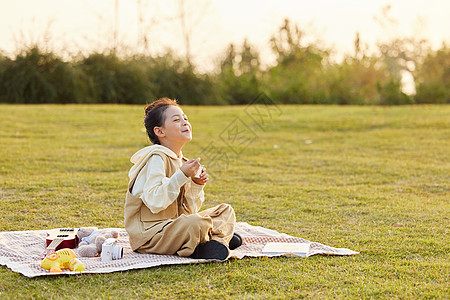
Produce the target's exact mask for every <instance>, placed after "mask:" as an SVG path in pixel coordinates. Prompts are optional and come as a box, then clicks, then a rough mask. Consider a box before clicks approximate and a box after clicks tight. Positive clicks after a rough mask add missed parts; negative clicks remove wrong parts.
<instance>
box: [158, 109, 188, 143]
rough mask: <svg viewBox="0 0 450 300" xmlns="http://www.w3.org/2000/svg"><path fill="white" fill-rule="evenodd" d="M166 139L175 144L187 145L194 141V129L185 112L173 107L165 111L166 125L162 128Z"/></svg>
mask: <svg viewBox="0 0 450 300" xmlns="http://www.w3.org/2000/svg"><path fill="white" fill-rule="evenodd" d="M161 129H162V130H163V132H164V135H165V138H166V139H167V140H170V141H171V142H175V143H182V144H184V143H187V142H189V141H190V140H192V127H191V124H190V123H189V121H188V118H187V116H186V115H185V114H184V112H183V110H182V109H181V108H180V107H178V106H175V105H171V106H170V107H168V108H167V109H166V110H165V111H164V125H163V126H161Z"/></svg>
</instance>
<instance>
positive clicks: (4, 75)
mask: <svg viewBox="0 0 450 300" xmlns="http://www.w3.org/2000/svg"><path fill="white" fill-rule="evenodd" d="M305 36H306V33H305V32H304V31H303V30H301V29H300V28H299V27H298V26H297V25H295V24H292V23H291V22H290V21H289V20H287V19H286V20H284V22H283V24H282V25H281V26H280V28H279V29H278V31H277V32H276V34H274V35H273V36H272V38H271V40H270V47H271V51H272V54H273V56H274V57H275V58H276V62H275V63H274V64H273V65H270V66H262V65H261V62H260V53H259V52H258V50H257V49H255V48H254V47H253V46H252V45H251V44H250V43H249V42H248V41H247V40H245V41H244V42H243V43H242V45H230V46H229V47H228V48H227V49H226V51H224V54H223V55H222V57H221V58H220V59H219V60H218V63H217V66H216V69H215V70H214V71H211V72H209V73H207V74H202V73H200V72H198V70H197V69H198V68H196V66H194V65H192V64H191V62H190V60H189V57H183V58H180V57H176V56H175V55H174V54H173V53H172V52H171V51H167V52H166V53H165V54H163V55H160V56H151V55H142V54H140V55H138V54H133V53H131V54H127V55H119V54H118V53H116V51H115V50H114V49H113V50H109V51H105V52H103V53H98V52H94V53H89V54H87V55H81V56H80V55H78V56H76V57H71V58H69V59H63V58H62V57H60V56H58V54H57V53H54V52H52V50H48V49H49V47H42V46H40V45H38V44H34V45H31V46H29V47H25V48H24V49H20V50H19V51H18V53H17V54H16V55H15V56H14V57H6V56H4V55H0V102H8V103H124V104H144V103H146V102H150V101H152V100H154V99H157V98H160V97H163V96H167V97H171V98H177V99H178V100H179V101H180V103H182V104H193V105H229V104H231V105H233V104H246V103H249V102H250V101H251V100H252V99H253V98H254V97H255V96H256V95H258V94H259V93H261V92H265V93H266V94H267V95H269V96H270V97H271V98H273V99H274V100H275V101H276V102H277V103H283V104H356V105H369V104H373V105H399V104H413V103H449V102H450V71H449V70H450V50H449V48H448V47H447V46H446V45H445V44H444V45H442V47H441V48H440V49H438V50H431V48H430V47H429V46H428V44H427V42H426V41H424V40H420V39H416V38H395V39H392V40H390V41H388V42H384V43H380V44H379V45H378V50H377V51H375V52H374V53H369V52H368V51H367V49H366V48H364V46H363V43H362V42H361V41H360V37H359V34H357V35H356V37H355V45H354V53H353V54H347V55H346V56H345V57H344V58H343V59H341V60H340V61H339V62H338V61H336V59H332V54H333V51H332V49H328V48H326V47H324V46H321V45H320V43H319V42H310V41H309V42H307V39H306V38H305ZM44 49H45V50H44ZM404 74H407V75H409V76H410V77H411V78H412V80H413V81H414V84H415V87H416V90H417V93H416V94H415V95H406V94H405V93H404V92H403V91H402V83H401V80H402V76H403V75H404Z"/></svg>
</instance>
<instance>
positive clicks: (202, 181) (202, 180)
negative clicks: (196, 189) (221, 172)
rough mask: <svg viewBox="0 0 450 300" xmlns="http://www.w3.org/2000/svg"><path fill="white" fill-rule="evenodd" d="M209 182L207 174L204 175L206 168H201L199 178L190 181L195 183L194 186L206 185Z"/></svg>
mask: <svg viewBox="0 0 450 300" xmlns="http://www.w3.org/2000/svg"><path fill="white" fill-rule="evenodd" d="M208 180H209V178H208V174H206V168H205V167H203V166H202V172H201V173H200V176H199V177H198V178H197V177H192V181H193V182H195V183H196V184H201V185H203V184H205V183H207V182H208Z"/></svg>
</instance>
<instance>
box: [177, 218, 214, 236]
mask: <svg viewBox="0 0 450 300" xmlns="http://www.w3.org/2000/svg"><path fill="white" fill-rule="evenodd" d="M181 217H183V226H184V227H185V228H186V230H194V231H197V230H198V231H199V232H203V231H208V230H209V229H210V228H212V221H211V218H205V217H202V216H199V215H198V214H192V215H187V216H186V215H185V216H181Z"/></svg>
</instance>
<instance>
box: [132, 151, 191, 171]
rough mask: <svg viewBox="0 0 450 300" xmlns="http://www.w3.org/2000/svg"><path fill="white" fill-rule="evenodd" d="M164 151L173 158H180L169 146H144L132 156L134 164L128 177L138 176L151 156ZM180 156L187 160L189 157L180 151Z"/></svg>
mask: <svg viewBox="0 0 450 300" xmlns="http://www.w3.org/2000/svg"><path fill="white" fill-rule="evenodd" d="M161 152H162V153H164V154H166V155H167V156H169V157H170V158H173V159H179V158H178V156H177V155H176V154H175V152H173V151H172V150H170V149H169V148H167V147H165V146H162V145H157V144H155V145H151V146H148V147H145V148H142V149H141V150H139V151H137V152H136V153H135V154H133V156H132V157H131V158H130V161H131V162H132V163H133V164H134V165H133V166H132V167H131V169H130V171H129V172H128V177H129V178H130V179H132V178H134V177H136V176H137V175H138V173H139V171H140V170H141V169H142V168H143V167H144V165H145V164H146V163H147V161H148V160H149V159H150V157H151V156H152V155H153V154H155V153H161ZM180 157H181V159H182V160H184V161H186V160H187V158H185V157H184V156H183V153H182V152H181V151H180Z"/></svg>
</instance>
